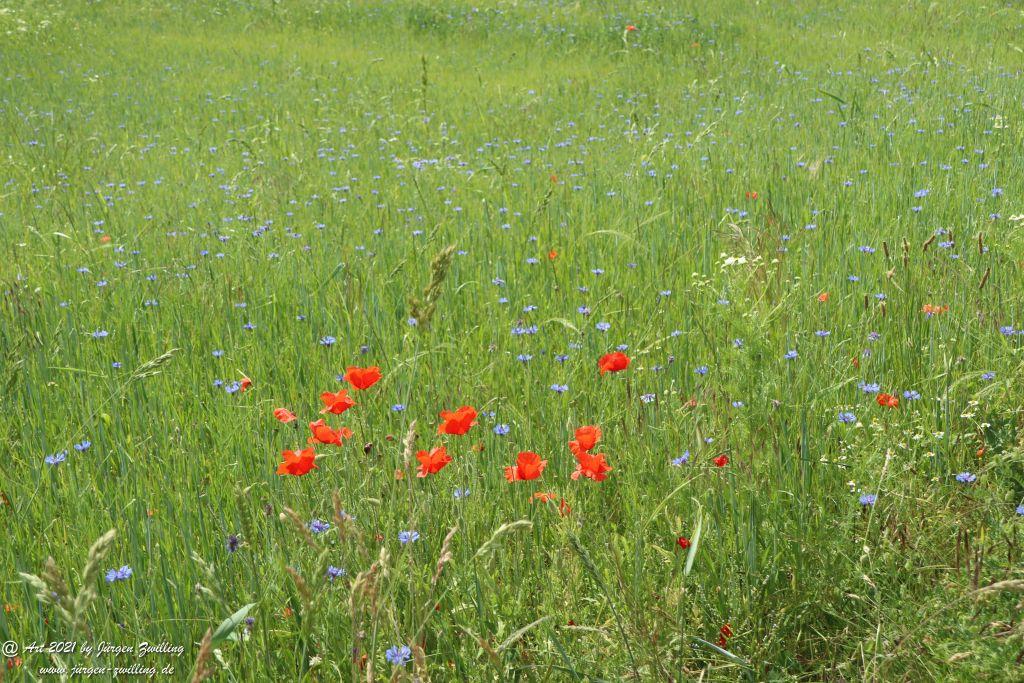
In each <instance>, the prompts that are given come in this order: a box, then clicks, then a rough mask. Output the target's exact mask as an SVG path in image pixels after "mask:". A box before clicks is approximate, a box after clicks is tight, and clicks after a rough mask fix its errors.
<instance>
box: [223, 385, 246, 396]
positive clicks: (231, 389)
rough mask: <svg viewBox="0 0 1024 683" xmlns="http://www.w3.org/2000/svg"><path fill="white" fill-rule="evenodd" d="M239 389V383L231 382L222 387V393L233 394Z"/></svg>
mask: <svg viewBox="0 0 1024 683" xmlns="http://www.w3.org/2000/svg"><path fill="white" fill-rule="evenodd" d="M241 388H242V384H241V383H240V382H232V383H231V384H228V385H227V386H225V387H224V391H226V392H228V393H229V394H233V393H235V392H236V391H238V390H239V389H241Z"/></svg>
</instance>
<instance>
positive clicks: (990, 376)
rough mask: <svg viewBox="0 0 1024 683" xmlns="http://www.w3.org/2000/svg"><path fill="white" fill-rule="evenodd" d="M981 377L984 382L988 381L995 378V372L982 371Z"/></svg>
mask: <svg viewBox="0 0 1024 683" xmlns="http://www.w3.org/2000/svg"><path fill="white" fill-rule="evenodd" d="M981 378H982V379H983V380H985V381H986V382H989V381H991V380H994V379H995V378H996V373H994V372H986V373H984V374H983V375H982V376H981Z"/></svg>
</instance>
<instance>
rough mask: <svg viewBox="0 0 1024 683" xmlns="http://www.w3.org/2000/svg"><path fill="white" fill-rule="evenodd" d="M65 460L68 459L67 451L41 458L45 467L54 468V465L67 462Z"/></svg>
mask: <svg viewBox="0 0 1024 683" xmlns="http://www.w3.org/2000/svg"><path fill="white" fill-rule="evenodd" d="M67 458H68V452H67V451H59V452H57V453H54V454H53V455H48V456H46V457H45V458H43V461H44V462H45V463H46V464H47V465H52V466H56V465H59V464H61V463H62V462H64V461H65V460H67Z"/></svg>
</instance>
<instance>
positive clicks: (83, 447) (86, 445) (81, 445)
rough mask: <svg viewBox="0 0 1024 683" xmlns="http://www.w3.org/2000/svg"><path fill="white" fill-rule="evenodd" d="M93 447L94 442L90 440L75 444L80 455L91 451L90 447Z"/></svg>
mask: <svg viewBox="0 0 1024 683" xmlns="http://www.w3.org/2000/svg"><path fill="white" fill-rule="evenodd" d="M91 445H92V441H89V440H88V439H85V440H83V441H80V442H79V443H76V444H75V450H76V451H78V452H79V453H81V452H82V451H87V450H89V446H91Z"/></svg>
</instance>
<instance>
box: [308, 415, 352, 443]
mask: <svg viewBox="0 0 1024 683" xmlns="http://www.w3.org/2000/svg"><path fill="white" fill-rule="evenodd" d="M309 431H311V432H313V436H311V437H310V438H309V443H322V444H333V445H335V446H344V445H345V442H344V441H342V439H348V438H351V437H352V430H351V429H349V428H348V427H341V428H340V429H331V428H330V427H328V426H327V424H326V423H325V422H324V421H323V420H317V421H316V422H310V423H309Z"/></svg>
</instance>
